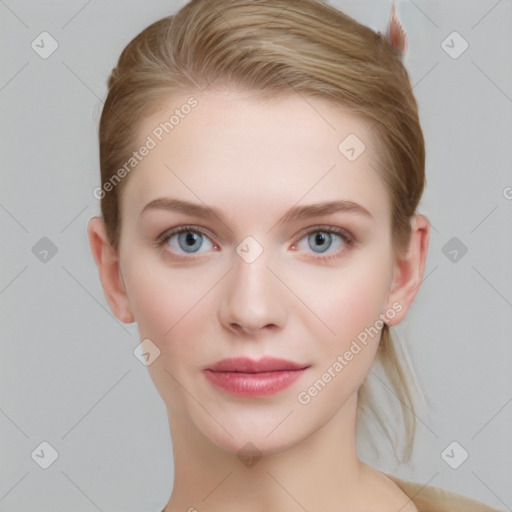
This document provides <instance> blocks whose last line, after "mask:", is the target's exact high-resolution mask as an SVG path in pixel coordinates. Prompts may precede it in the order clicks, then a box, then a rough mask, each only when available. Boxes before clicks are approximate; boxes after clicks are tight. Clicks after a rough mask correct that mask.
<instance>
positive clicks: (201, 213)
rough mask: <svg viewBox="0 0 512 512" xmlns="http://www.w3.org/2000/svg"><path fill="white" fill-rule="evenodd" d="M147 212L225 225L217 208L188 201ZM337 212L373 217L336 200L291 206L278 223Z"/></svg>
mask: <svg viewBox="0 0 512 512" xmlns="http://www.w3.org/2000/svg"><path fill="white" fill-rule="evenodd" d="M149 210H166V211H170V212H177V213H184V214H188V215H191V216H194V217H200V218H205V219H206V218H209V217H211V216H212V215H214V216H216V217H217V218H219V219H220V220H221V221H222V222H223V223H225V221H224V217H223V215H222V213H221V212H220V210H218V209H217V208H214V207H210V206H206V205H204V204H199V203H191V202H189V201H183V200H181V199H175V198H172V197H161V198H158V199H154V200H153V201H151V202H150V203H148V204H147V205H146V206H144V208H143V209H142V212H141V216H142V215H143V214H144V213H145V212H147V211H149ZM337 212H348V213H356V214H358V215H361V216H364V217H369V218H373V215H372V214H371V213H370V211H369V210H367V209H366V208H365V207H364V206H362V205H360V204H358V203H354V202H353V201H346V200H337V201H324V202H321V203H316V204H309V205H304V206H293V207H292V208H290V209H289V210H288V211H287V212H286V213H285V214H284V215H283V216H282V217H281V218H280V219H279V222H284V223H287V222H293V221H295V220H303V219H308V218H310V217H319V216H321V215H329V214H332V213H337Z"/></svg>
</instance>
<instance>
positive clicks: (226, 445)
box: [88, 0, 493, 512]
mask: <svg viewBox="0 0 512 512" xmlns="http://www.w3.org/2000/svg"><path fill="white" fill-rule="evenodd" d="M405 49H406V40H405V37H404V35H403V34H402V32H401V30H400V26H399V22H398V21H397V19H396V16H394V15H393V16H392V17H391V22H390V29H389V31H388V38H386V37H385V36H383V35H382V34H380V33H375V32H373V31H372V30H371V29H369V28H368V27H366V26H363V25H361V24H359V23H357V22H356V21H355V20H353V19H351V18H350V17H348V16H346V15H344V14H343V13H341V12H339V11H338V10H336V9H334V8H333V7H331V6H329V5H327V4H326V3H324V2H322V1H320V0H296V1H294V2H289V1H287V0H215V1H208V0H194V1H192V2H190V3H189V4H187V5H186V6H185V7H183V8H182V9H181V10H180V11H179V12H178V13H177V14H175V15H174V16H170V17H167V18H164V19H162V20H160V21H158V22H156V23H154V24H152V25H151V26H149V27H148V28H147V29H146V30H144V31H143V32H142V33H141V34H139V35H138V36H137V37H136V38H135V39H134V40H133V41H132V42H131V43H130V44H129V45H128V46H127V47H126V48H125V50H124V51H123V53H122V55H121V57H120V59H119V63H118V65H117V67H116V68H115V69H114V70H113V72H112V75H111V76H110V79H109V94H108V97H107V100H106V102H105V106H104V109H103V113H102V118H101V123H100V160H101V179H102V187H101V188H100V189H98V190H97V197H98V198H100V199H101V208H102V218H94V219H92V220H91V222H90V224H89V230H88V231H89V240H90V244H91V248H92V252H93V255H94V258H95V261H96V264H97V265H98V268H99V273H100V278H101V282H102V285H103V288H104V291H105V296H106V298H107V300H108V303H109V305H110V307H111V309H112V311H113V313H114V314H115V315H116V317H117V318H118V319H120V320H121V321H123V322H126V323H131V322H134V321H136V322H137V324H138V328H139V333H140V338H141V340H143V341H142V343H141V346H140V350H139V355H140V357H141V359H142V360H143V361H144V362H145V364H146V365H147V366H148V369H149V372H150V374H151V378H152V379H153V382H154V383H155V386H156V387H157V389H158V391H159V393H160V395H161V397H162V399H163V400H164V402H165V404H166V407H167V410H168V419H169V426H170V432H171V437H172V440H173V447H174V475H175V479H174V487H173V491H172V494H171V497H170V499H169V502H168V503H167V505H166V507H165V508H164V509H163V510H164V511H165V512H175V511H178V510H180V511H181V510H189V511H194V510H198V511H199V512H203V511H212V510H222V511H224V512H229V511H231V510H233V511H234V510H237V511H238V510H244V511H245V512H251V511H256V510H265V511H274V510H275V511H277V510H287V511H293V510H308V511H313V510H337V511H347V512H348V511H350V512H355V511H370V510H371V511H374V512H384V511H395V510H400V511H402V512H406V511H407V512H413V511H424V510H425V511H426V510H429V511H430V510H432V511H433V510H435V511H440V510H450V511H451V512H453V511H457V510H464V511H466V510H468V511H469V510H480V511H481V510H486V511H491V510H493V509H491V508H490V507H486V506H485V505H483V504H481V503H477V502H475V501H474V500H471V499H469V498H465V497H462V496H460V495H456V494H453V493H449V492H447V491H444V490H442V489H438V488H434V487H430V486H426V487H424V486H422V485H420V484H414V483H412V482H408V481H404V480H401V479H398V478H396V477H394V476H393V475H390V474H386V473H383V472H380V471H378V470H376V469H374V468H372V467H371V466H370V465H368V464H366V463H364V462H362V461H361V460H360V458H359V456H358V453H357V451H356V430H357V429H356V420H357V419H359V418H360V411H361V410H363V409H371V408H372V407H373V405H372V395H371V393H370V390H369V388H368V385H367V379H366V377H367V374H368V372H369V371H370V369H371V367H372V365H373V364H374V363H379V364H381V365H382V367H383V368H384V370H385V371H386V372H387V375H388V378H389V380H390V383H391V386H392V387H393V389H394V390H395V392H396V394H397V396H398V397H399V398H400V399H401V403H402V405H403V414H404V425H405V431H406V432H407V435H408V438H407V444H406V458H407V457H408V456H409V455H410V450H411V447H412V442H413V435H414V427H415V423H414V414H413V413H412V412H411V411H413V396H412V390H411V389H410V386H411V384H410V383H411V377H410V374H409V373H408V371H407V367H406V366H405V365H404V360H403V358H402V356H401V352H400V350H399V346H398V345H397V346H395V344H394V342H393V339H392V338H391V335H390V327H391V326H392V325H395V324H398V323H399V322H401V321H402V319H403V318H404V317H405V315H406V314H407V311H408V309H409V308H410V306H411V304H412V302H413V300H414V297H415V296H416V294H417V292H418V289H419V286H420V284H421V281H422V278H423V275H424V269H425V261H426V256H427V250H428V242H429V233H430V230H429V227H430V226H429V222H428V219H427V218H426V217H425V216H423V215H420V214H418V213H417V212H416V208H417V206H418V204H419V201H420V199H421V196H422V193H423V189H424V183H425V176H424V167H425V148H424V140H423V134H422V131H421V127H420V124H419V119H418V110H417V104H416V101H415V98H414V97H413V95H412V93H411V89H412V87H411V84H410V81H409V77H408V74H407V71H406V70H405V68H404V66H403V63H402V60H401V56H402V55H403V54H404V52H405ZM384 427H385V426H384Z"/></svg>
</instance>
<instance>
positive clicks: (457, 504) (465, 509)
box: [384, 473, 502, 512]
mask: <svg viewBox="0 0 512 512" xmlns="http://www.w3.org/2000/svg"><path fill="white" fill-rule="evenodd" d="M384 475H386V476H387V477H388V478H389V479H390V480H392V481H393V482H394V483H395V484H396V485H398V487H400V489H402V491H403V492H404V493H405V494H407V496H409V498H411V501H412V502H413V503H414V504H415V505H416V508H417V509H418V510H419V512H502V511H500V510H498V509H497V508H492V507H489V506H488V505H485V504H484V503H481V502H480V501H476V500H473V499H471V498H468V497H466V496H463V495H462V494H457V493H455V492H452V491H447V490H446V489H441V488H440V487H434V486H432V485H425V486H424V485H423V484H420V483H416V482H409V481H408V480H402V479H401V478H398V477H396V476H394V475H390V474H389V473H384Z"/></svg>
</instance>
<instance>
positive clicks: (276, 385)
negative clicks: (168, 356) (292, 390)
mask: <svg viewBox="0 0 512 512" xmlns="http://www.w3.org/2000/svg"><path fill="white" fill-rule="evenodd" d="M307 368H309V365H304V364H300V363H295V362H293V361H288V360H286V359H277V358H274V357H264V358H262V359H259V360H254V359H250V358H246V357H237V358H231V359H223V360H222V361H218V362H217V363H215V364H214V365H212V366H211V367H209V368H206V369H205V370H204V373H205V376H206V378H207V379H208V381H209V382H210V383H211V384H213V385H214V386H216V387H219V388H222V389H223V390H225V391H227V392H229V393H232V394H234V395H239V396H268V395H273V394H275V393H278V392H279V391H282V390H283V389H285V388H287V387H289V386H290V385H291V384H292V383H293V382H295V381H296V380H297V379H298V378H299V377H300V376H301V375H302V374H303V373H304V372H305V371H306V370H307Z"/></svg>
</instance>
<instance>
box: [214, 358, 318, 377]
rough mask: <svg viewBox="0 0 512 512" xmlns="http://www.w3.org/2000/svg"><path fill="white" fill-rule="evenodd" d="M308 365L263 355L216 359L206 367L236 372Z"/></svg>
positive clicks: (294, 368)
mask: <svg viewBox="0 0 512 512" xmlns="http://www.w3.org/2000/svg"><path fill="white" fill-rule="evenodd" d="M307 367H308V365H305V364H300V363H295V362H293V361H287V360H286V359H278V358H275V357H268V356H267V357H263V358H262V359H258V360H255V359H250V358H248V357H234V358H230V359H223V360H222V361H218V362H217V363H215V364H214V365H213V366H210V367H209V368H208V369H209V370H213V371H215V372H238V373H262V372H275V371H279V370H281V371H283V370H302V369H304V368H307Z"/></svg>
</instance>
